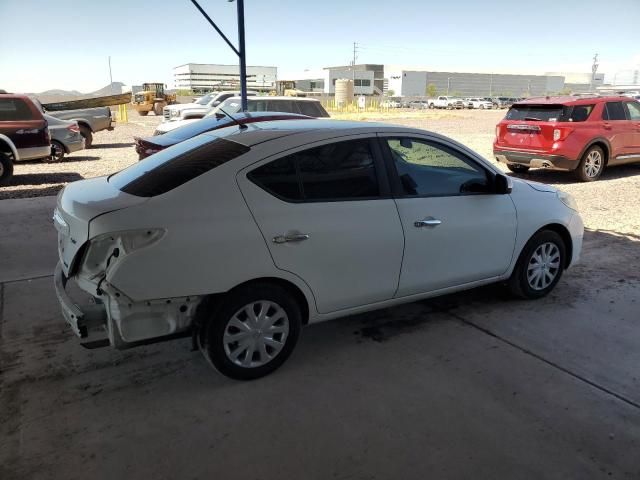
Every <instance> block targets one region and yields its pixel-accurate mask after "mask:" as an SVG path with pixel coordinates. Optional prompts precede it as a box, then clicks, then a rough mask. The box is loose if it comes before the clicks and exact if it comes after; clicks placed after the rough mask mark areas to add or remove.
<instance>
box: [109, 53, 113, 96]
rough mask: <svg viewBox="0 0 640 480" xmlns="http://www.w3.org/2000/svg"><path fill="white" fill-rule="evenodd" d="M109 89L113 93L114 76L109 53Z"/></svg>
mask: <svg viewBox="0 0 640 480" xmlns="http://www.w3.org/2000/svg"><path fill="white" fill-rule="evenodd" d="M109 89H110V90H111V93H112V94H113V77H112V76H111V55H109Z"/></svg>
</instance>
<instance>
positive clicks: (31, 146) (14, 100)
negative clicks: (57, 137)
mask: <svg viewBox="0 0 640 480" xmlns="http://www.w3.org/2000/svg"><path fill="white" fill-rule="evenodd" d="M50 155H51V136H50V133H49V128H48V125H47V121H46V119H45V118H44V116H43V114H42V112H41V111H40V108H39V107H38V106H37V105H36V104H35V103H34V102H33V100H31V99H30V98H29V97H28V96H26V95H17V94H13V93H3V94H0V185H5V184H6V183H7V182H8V181H9V180H10V179H11V177H12V176H13V164H14V163H15V162H21V161H25V160H35V159H39V158H47V157H48V156H50Z"/></svg>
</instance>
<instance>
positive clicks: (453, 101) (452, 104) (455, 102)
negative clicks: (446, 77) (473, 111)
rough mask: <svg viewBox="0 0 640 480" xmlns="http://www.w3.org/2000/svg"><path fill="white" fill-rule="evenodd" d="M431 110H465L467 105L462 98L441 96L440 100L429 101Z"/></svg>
mask: <svg viewBox="0 0 640 480" xmlns="http://www.w3.org/2000/svg"><path fill="white" fill-rule="evenodd" d="M429 108H448V109H450V110H451V109H454V108H456V109H461V108H465V104H464V102H463V101H462V99H460V98H457V97H451V96H446V95H441V96H439V97H438V98H434V99H431V100H429Z"/></svg>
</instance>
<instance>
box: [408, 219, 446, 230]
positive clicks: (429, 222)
mask: <svg viewBox="0 0 640 480" xmlns="http://www.w3.org/2000/svg"><path fill="white" fill-rule="evenodd" d="M441 223H442V220H438V219H437V218H433V217H427V218H425V219H424V220H418V221H417V222H414V223H413V226H414V227H416V228H422V227H437V226H438V225H440V224H441Z"/></svg>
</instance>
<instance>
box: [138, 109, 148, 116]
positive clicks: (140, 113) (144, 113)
mask: <svg viewBox="0 0 640 480" xmlns="http://www.w3.org/2000/svg"><path fill="white" fill-rule="evenodd" d="M138 115H140V116H141V117H146V116H147V115H149V112H148V111H146V110H142V111H140V112H138Z"/></svg>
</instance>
